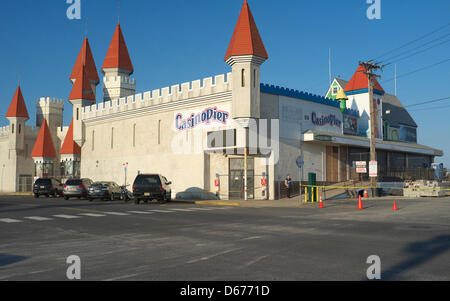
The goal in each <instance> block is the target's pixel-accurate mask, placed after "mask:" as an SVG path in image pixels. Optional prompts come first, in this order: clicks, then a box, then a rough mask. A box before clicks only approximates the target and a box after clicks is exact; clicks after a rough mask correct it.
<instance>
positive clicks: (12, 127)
mask: <svg viewBox="0 0 450 301" xmlns="http://www.w3.org/2000/svg"><path fill="white" fill-rule="evenodd" d="M11 130H12V133H13V134H14V123H13V124H12V126H11Z"/></svg>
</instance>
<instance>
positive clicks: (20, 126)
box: [19, 123, 22, 134]
mask: <svg viewBox="0 0 450 301" xmlns="http://www.w3.org/2000/svg"><path fill="white" fill-rule="evenodd" d="M21 131H22V125H21V124H20V123H19V134H20V132H21Z"/></svg>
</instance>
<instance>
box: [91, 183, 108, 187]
mask: <svg viewBox="0 0 450 301" xmlns="http://www.w3.org/2000/svg"><path fill="white" fill-rule="evenodd" d="M109 185H110V184H109V183H107V182H95V183H94V184H92V186H101V187H103V188H108V186H109Z"/></svg>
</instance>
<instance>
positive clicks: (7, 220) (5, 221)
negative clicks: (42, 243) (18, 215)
mask: <svg viewBox="0 0 450 301" xmlns="http://www.w3.org/2000/svg"><path fill="white" fill-rule="evenodd" d="M0 222H3V223H8V224H9V223H21V222H22V221H20V220H17V219H12V218H2V219H0Z"/></svg>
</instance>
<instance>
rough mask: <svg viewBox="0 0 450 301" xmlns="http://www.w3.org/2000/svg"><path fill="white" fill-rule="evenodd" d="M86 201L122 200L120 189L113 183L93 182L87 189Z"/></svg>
mask: <svg viewBox="0 0 450 301" xmlns="http://www.w3.org/2000/svg"><path fill="white" fill-rule="evenodd" d="M88 199H89V201H92V200H94V199H103V200H110V201H114V200H117V199H122V188H121V187H120V186H119V185H117V184H116V183H114V182H95V183H93V184H92V185H91V186H90V187H89V189H88Z"/></svg>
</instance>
